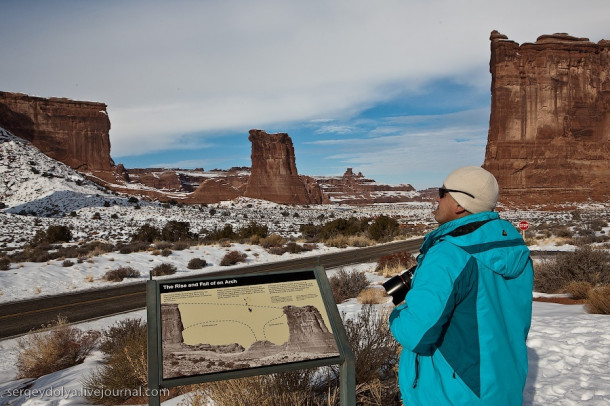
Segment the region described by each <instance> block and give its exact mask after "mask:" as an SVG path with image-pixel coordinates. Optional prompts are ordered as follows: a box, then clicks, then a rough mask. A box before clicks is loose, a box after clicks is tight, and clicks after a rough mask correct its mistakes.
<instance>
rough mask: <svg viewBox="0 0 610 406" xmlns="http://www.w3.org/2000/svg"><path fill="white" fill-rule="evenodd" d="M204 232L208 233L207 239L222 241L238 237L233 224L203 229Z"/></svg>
mask: <svg viewBox="0 0 610 406" xmlns="http://www.w3.org/2000/svg"><path fill="white" fill-rule="evenodd" d="M202 234H206V236H205V239H204V240H205V241H220V240H224V239H229V240H234V239H235V238H236V237H237V234H235V232H234V231H233V226H232V225H231V224H225V226H224V227H223V228H221V229H220V230H219V229H218V228H215V229H214V230H212V231H207V230H202Z"/></svg>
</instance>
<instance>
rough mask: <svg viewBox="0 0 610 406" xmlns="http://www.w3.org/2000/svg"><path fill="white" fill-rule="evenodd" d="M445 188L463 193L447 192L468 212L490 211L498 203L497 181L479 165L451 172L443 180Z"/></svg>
mask: <svg viewBox="0 0 610 406" xmlns="http://www.w3.org/2000/svg"><path fill="white" fill-rule="evenodd" d="M443 185H444V186H445V188H447V189H453V190H459V191H461V192H466V193H469V194H471V195H473V196H474V198H472V197H470V196H468V195H467V194H465V193H459V192H449V194H450V195H451V197H453V198H454V199H455V201H456V202H458V204H459V205H460V206H462V207H463V208H464V209H466V210H468V211H469V212H470V213H473V214H474V213H480V212H483V211H492V210H493V209H494V207H496V203H498V190H499V189H498V181H497V180H496V178H495V177H494V176H493V175H492V174H491V173H489V172H488V171H486V170H485V169H483V168H481V167H479V166H464V167H462V168H458V169H456V170H454V171H453V172H451V173H450V174H449V176H447V179H445V182H444V183H443Z"/></svg>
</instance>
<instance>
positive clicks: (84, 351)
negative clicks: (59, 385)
mask: <svg viewBox="0 0 610 406" xmlns="http://www.w3.org/2000/svg"><path fill="white" fill-rule="evenodd" d="M99 337H100V333H99V332H97V331H87V332H83V331H81V330H80V329H78V328H75V327H71V326H69V325H68V323H67V320H66V319H65V318H63V317H61V316H59V317H58V318H57V321H55V322H52V323H50V324H48V325H46V326H44V327H43V328H41V329H39V330H37V331H34V332H31V333H29V334H28V335H26V336H25V337H23V338H20V339H18V340H17V346H18V348H19V354H18V355H17V371H18V376H17V377H18V378H19V379H21V378H39V377H41V376H43V375H47V374H50V373H52V372H56V371H61V370H62V369H66V368H69V367H71V366H74V365H77V364H80V363H82V362H83V361H84V360H85V358H86V357H87V355H88V354H89V353H90V352H91V350H93V348H94V347H95V344H96V343H97V341H98V339H99Z"/></svg>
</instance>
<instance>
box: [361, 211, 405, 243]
mask: <svg viewBox="0 0 610 406" xmlns="http://www.w3.org/2000/svg"><path fill="white" fill-rule="evenodd" d="M367 231H368V233H369V236H370V237H371V238H372V239H373V240H376V241H387V240H389V239H391V238H392V237H394V236H395V235H396V233H397V232H398V221H396V220H395V219H393V218H391V217H388V216H384V215H381V216H379V217H377V218H376V219H375V221H373V224H371V225H370V226H369V228H368V230H367Z"/></svg>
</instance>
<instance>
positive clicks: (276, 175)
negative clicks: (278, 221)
mask: <svg viewBox="0 0 610 406" xmlns="http://www.w3.org/2000/svg"><path fill="white" fill-rule="evenodd" d="M248 139H249V140H250V142H252V170H251V174H250V178H249V179H248V184H247V186H246V191H245V196H246V197H252V198H255V199H264V200H269V201H272V202H276V203H283V204H310V203H321V201H316V200H315V198H314V195H312V194H311V193H310V192H308V188H307V187H306V186H305V184H304V183H303V181H302V180H301V179H300V178H299V174H298V172H297V167H296V163H295V157H294V146H293V145H292V139H291V138H290V136H289V135H288V134H286V133H278V134H267V133H266V132H265V131H261V130H250V136H249V137H248ZM320 195H321V192H320Z"/></svg>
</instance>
